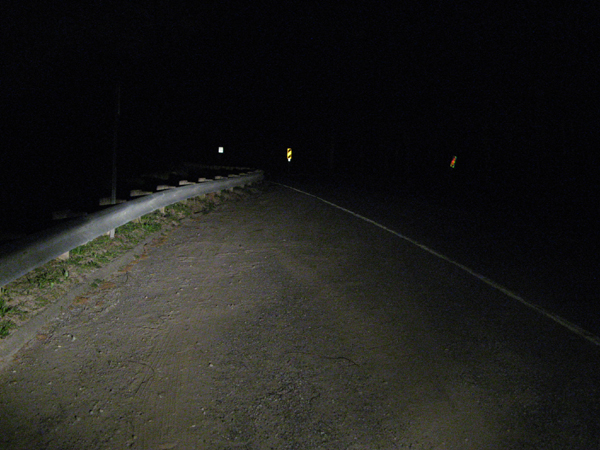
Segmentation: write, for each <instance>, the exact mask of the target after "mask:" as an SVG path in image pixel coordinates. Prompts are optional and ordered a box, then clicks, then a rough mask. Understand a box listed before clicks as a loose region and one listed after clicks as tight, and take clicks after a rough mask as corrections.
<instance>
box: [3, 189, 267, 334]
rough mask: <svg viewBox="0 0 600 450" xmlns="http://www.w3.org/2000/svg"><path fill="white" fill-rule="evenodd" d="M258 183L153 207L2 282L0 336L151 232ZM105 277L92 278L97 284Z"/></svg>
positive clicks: (211, 207)
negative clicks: (64, 256)
mask: <svg viewBox="0 0 600 450" xmlns="http://www.w3.org/2000/svg"><path fill="white" fill-rule="evenodd" d="M255 191H256V188H249V187H247V188H243V189H241V188H236V189H235V190H234V191H233V192H227V191H223V192H220V193H214V194H208V195H206V196H204V197H203V198H195V199H189V200H186V201H183V202H180V203H176V204H174V205H170V206H167V207H166V208H165V210H164V213H162V212H160V211H155V212H153V213H150V214H147V215H145V216H143V217H141V218H140V219H138V220H135V221H132V222H129V223H127V224H125V225H123V226H121V227H119V228H117V229H116V230H115V237H114V239H111V238H110V237H109V236H108V235H104V236H100V237H98V238H96V239H94V240H92V241H90V242H88V243H87V244H84V245H82V246H80V247H77V248H75V249H73V250H71V251H70V254H69V259H66V260H58V259H55V260H53V261H50V262H49V263H47V264H45V265H44V266H42V267H38V268H37V269H35V270H33V271H31V272H29V273H28V274H26V275H24V276H22V277H21V278H19V279H17V280H15V281H13V282H11V283H9V284H7V285H6V286H4V287H1V288H0V338H4V337H6V336H8V335H9V333H10V331H11V330H12V329H14V328H16V327H18V326H20V325H22V324H23V323H25V322H26V321H27V320H29V319H30V318H32V317H34V316H35V315H36V314H39V313H40V312H42V311H43V310H44V309H45V308H46V307H47V306H48V305H50V304H52V303H53V302H55V301H56V300H58V299H59V298H60V297H62V296H63V295H65V294H66V293H67V292H68V291H69V289H70V288H72V287H73V286H74V285H76V284H78V283H81V282H83V281H86V279H87V278H88V277H89V275H90V274H92V272H93V271H95V270H96V269H99V268H101V267H103V266H105V265H106V264H108V263H110V262H111V261H113V260H115V259H116V258H118V257H120V256H121V255H123V254H124V253H126V252H127V251H129V250H131V249H133V248H134V247H135V246H136V245H137V244H139V243H140V242H141V241H143V240H144V239H146V238H147V237H149V236H150V235H152V234H156V233H161V235H162V236H164V235H166V234H167V233H168V232H169V231H170V230H172V229H173V228H175V227H177V226H178V225H179V224H180V223H181V221H182V220H184V219H185V218H187V217H190V216H193V215H198V214H208V213H209V212H211V211H213V210H214V209H215V208H216V207H217V205H218V204H220V203H221V202H223V201H225V200H235V199H239V198H243V197H245V196H247V195H248V193H251V192H255ZM102 283H103V280H99V279H95V280H93V281H91V282H90V288H92V289H96V288H98V287H99V286H100V285H101V284H102Z"/></svg>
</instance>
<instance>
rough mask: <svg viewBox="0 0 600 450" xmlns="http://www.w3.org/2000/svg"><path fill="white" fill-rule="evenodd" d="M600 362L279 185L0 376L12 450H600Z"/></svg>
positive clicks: (426, 261) (132, 278)
mask: <svg viewBox="0 0 600 450" xmlns="http://www.w3.org/2000/svg"><path fill="white" fill-rule="evenodd" d="M599 356H600V349H598V348H597V347H596V346H594V345H592V344H591V343H589V342H587V341H585V340H583V339H581V338H580V337H578V336H575V335H572V334H571V333H569V332H568V331H567V330H565V329H563V328H561V327H560V326H559V325H557V324H556V323H554V322H552V321H550V320H548V319H547V318H545V317H543V316H540V315H538V314H537V313H535V312H534V311H531V310H528V309H526V308H524V307H523V306H522V305H520V304H518V303H517V302H515V301H514V300H511V299H510V298H508V297H506V296H505V295H503V294H502V293H500V292H498V291H496V290H494V289H493V288H491V287H489V286H488V285H485V284H483V283H482V282H480V281H478V280H477V279H475V278H473V277H472V276H471V275H469V274H467V273H464V272H463V271H461V270H460V269H459V268H457V267H455V266H452V265H450V264H448V263H447V262H444V261H442V260H440V259H438V258H436V257H435V256H433V255H431V254H428V253H426V252H424V251H422V250H421V249H419V248H418V247H415V246H414V245H412V244H410V243H408V242H405V241H403V240H401V239H399V238H397V237H396V236H394V235H391V234H389V233H386V232H385V231H383V230H381V229H379V228H377V227H375V226H373V225H372V224H369V223H366V222H364V221H361V220H359V219H358V218H356V217H353V216H350V215H348V214H347V213H344V212H343V211H340V210H338V209H335V208H333V207H331V206H329V205H326V204H324V203H321V202H319V201H318V200H317V199H315V198H311V197H307V196H304V195H302V194H300V193H298V192H294V191H290V190H287V189H285V188H283V187H279V186H273V185H265V186H264V187H263V188H262V191H261V192H260V193H259V194H256V195H253V196H251V197H249V198H248V199H246V200H244V201H242V202H237V203H225V204H223V205H221V206H220V207H219V208H218V209H217V210H215V211H213V212H211V213H210V214H208V215H203V216H201V217H198V218H195V219H191V220H189V221H187V222H184V224H183V225H182V226H181V227H179V228H178V229H176V230H175V231H173V232H171V233H170V234H169V235H168V236H165V237H164V238H163V239H161V240H160V241H158V242H156V241H155V243H154V245H152V246H149V247H148V248H147V250H146V252H145V253H144V255H143V257H142V258H140V259H138V260H137V263H136V264H131V265H129V266H127V267H124V268H122V269H121V270H119V271H117V272H115V273H114V274H112V275H111V277H110V278H109V279H107V280H106V282H105V283H104V284H103V285H101V286H100V288H98V289H96V290H94V291H91V292H90V293H88V294H86V295H84V296H80V297H77V299H76V300H75V301H74V303H73V304H72V305H71V306H70V308H69V309H68V310H66V311H64V313H63V314H62V315H61V316H60V318H58V319H57V320H55V321H53V322H52V323H51V324H49V326H48V327H47V328H46V330H45V331H44V332H43V333H40V334H39V335H38V336H37V338H36V339H35V340H34V341H33V342H32V343H30V344H29V345H28V346H27V348H25V349H23V350H22V351H21V352H20V353H19V355H18V357H17V358H16V359H15V361H14V362H13V363H12V364H11V365H9V366H8V367H6V368H5V369H4V370H3V371H2V372H1V373H0V448H2V449H11V450H12V449H14V450H16V449H27V450H35V449H48V450H50V449H60V450H70V449H73V450H75V449H124V448H134V449H160V450H165V449H177V450H180V449H209V450H212V449H229V448H239V449H248V450H250V449H252V450H254V449H256V450H258V449H347V450H359V449H360V450H363V449H364V450H366V449H369V450H372V449H386V450H387V449H419V450H421V449H569V450H576V449H586V450H589V449H592V448H600V424H599V423H598V417H600V376H599V374H600V358H599Z"/></svg>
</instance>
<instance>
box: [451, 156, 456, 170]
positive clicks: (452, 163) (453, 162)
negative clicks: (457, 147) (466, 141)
mask: <svg viewBox="0 0 600 450" xmlns="http://www.w3.org/2000/svg"><path fill="white" fill-rule="evenodd" d="M455 165H456V156H455V157H454V158H452V161H451V162H450V167H452V168H453V169H454V166H455Z"/></svg>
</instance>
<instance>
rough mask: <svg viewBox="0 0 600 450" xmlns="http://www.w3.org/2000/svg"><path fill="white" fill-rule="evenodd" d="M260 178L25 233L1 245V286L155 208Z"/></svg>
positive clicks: (172, 194)
mask: <svg viewBox="0 0 600 450" xmlns="http://www.w3.org/2000/svg"><path fill="white" fill-rule="evenodd" d="M262 179H263V172H262V171H255V172H251V173H248V174H240V175H230V176H229V177H228V178H223V179H219V180H215V181H210V180H207V181H204V182H201V183H198V184H187V185H184V186H181V187H175V188H173V189H168V190H163V191H160V192H157V193H155V194H151V195H146V196H144V197H140V198H137V199H135V200H131V201H128V202H125V203H121V204H118V205H114V206H111V207H109V208H106V209H104V210H102V211H98V212H95V213H92V214H90V215H87V216H84V217H80V218H77V219H74V220H72V221H70V222H68V223H65V224H61V225H58V226H55V227H52V228H50V229H48V230H44V231H41V232H39V233H35V234H32V235H30V236H27V237H25V238H23V239H21V240H19V241H16V242H11V243H9V244H5V245H4V246H2V247H1V248H0V255H1V256H0V287H1V286H4V285H6V284H8V283H10V282H11V281H13V280H16V279H17V278H19V277H21V276H23V275H25V274H27V273H29V272H31V271H32V270H34V269H36V268H37V267H40V266H42V265H44V264H46V263H47V262H49V261H52V260H53V259H56V258H58V257H59V256H61V255H63V254H65V253H67V252H69V251H71V250H73V249H74V248H77V247H79V246H80V245H83V244H86V243H87V242H89V241H91V240H92V239H95V238H97V237H99V236H102V235H103V234H106V233H109V232H111V231H112V230H114V229H116V228H118V227H120V226H122V225H125V224H126V223H128V222H131V221H132V220H134V219H137V218H139V217H142V216H144V215H146V214H149V213H151V212H153V211H156V210H157V209H161V208H164V207H166V206H169V205H172V204H174V203H178V202H180V201H183V200H187V199H189V198H194V197H199V196H201V195H205V194H210V193H212V192H219V191H222V190H227V189H233V188H234V187H243V186H246V185H248V184H252V183H255V182H258V181H261V180H262Z"/></svg>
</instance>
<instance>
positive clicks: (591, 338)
mask: <svg viewBox="0 0 600 450" xmlns="http://www.w3.org/2000/svg"><path fill="white" fill-rule="evenodd" d="M270 182H271V183H273V184H277V185H279V186H282V187H285V188H288V189H291V190H293V191H296V192H299V193H301V194H304V195H307V196H309V197H314V198H316V199H317V200H319V201H321V202H323V203H326V204H328V205H330V206H333V207H334V208H337V209H339V210H341V211H344V212H346V213H348V214H351V215H353V216H354V217H357V218H359V219H361V220H364V221H365V222H368V223H370V224H372V225H375V226H376V227H379V228H381V229H382V230H384V231H387V232H388V233H391V234H393V235H395V236H397V237H399V238H401V239H404V240H405V241H407V242H410V243H411V244H413V245H415V246H417V247H419V248H420V249H422V250H424V251H426V252H428V253H430V254H432V255H433V256H436V257H438V258H440V259H443V260H444V261H446V262H448V263H450V264H452V265H454V266H456V267H458V268H459V269H461V270H463V271H465V272H467V273H468V274H470V275H472V276H474V277H475V278H477V279H478V280H480V281H483V282H484V283H485V284H487V285H488V286H491V287H493V288H494V289H496V290H498V291H500V292H502V293H503V294H504V295H506V296H508V297H510V298H512V299H513V300H517V301H518V302H520V303H521V304H523V305H525V306H527V307H528V308H529V309H532V310H534V311H535V312H537V313H538V314H541V315H542V316H545V317H547V318H548V319H550V320H552V321H554V322H555V323H557V324H559V325H561V326H563V327H564V328H566V329H567V330H569V331H571V332H572V333H574V334H576V335H577V336H579V337H581V338H583V339H585V340H587V341H588V342H591V343H592V344H594V345H596V346H598V347H600V337H598V336H596V335H594V334H593V333H590V332H589V331H587V330H585V329H583V328H581V327H580V326H578V325H575V324H574V323H571V322H569V321H568V320H567V319H564V318H563V317H561V316H559V315H557V314H554V313H552V312H550V311H548V310H547V309H545V308H542V307H541V306H538V305H536V304H534V303H531V302H529V301H527V300H525V299H524V298H523V297H521V296H520V295H518V294H516V293H515V292H513V291H511V290H510V289H508V288H505V287H504V286H502V285H500V284H498V283H496V282H495V281H493V280H490V279H489V278H487V277H485V276H483V275H481V274H480V273H477V272H475V271H474V270H472V269H470V268H469V267H467V266H465V265H463V264H461V263H459V262H456V261H454V260H452V259H450V258H448V257H447V256H445V255H442V254H441V253H438V252H436V251H435V250H433V249H431V248H429V247H427V246H425V245H423V244H421V243H419V242H417V241H415V240H414V239H411V238H409V237H408V236H405V235H403V234H401V233H398V232H397V231H394V230H392V229H391V228H388V227H386V226H385V225H382V224H380V223H378V222H375V221H374V220H372V219H369V218H368V217H365V216H361V215H360V214H357V213H355V212H354V211H350V210H349V209H347V208H344V207H343V206H340V205H336V204H335V203H332V202H330V201H328V200H325V199H324V198H321V197H319V196H317V195H314V194H311V193H309V192H306V191H302V190H300V189H296V188H294V187H292V186H288V185H286V184H282V183H277V182H274V181H270Z"/></svg>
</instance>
